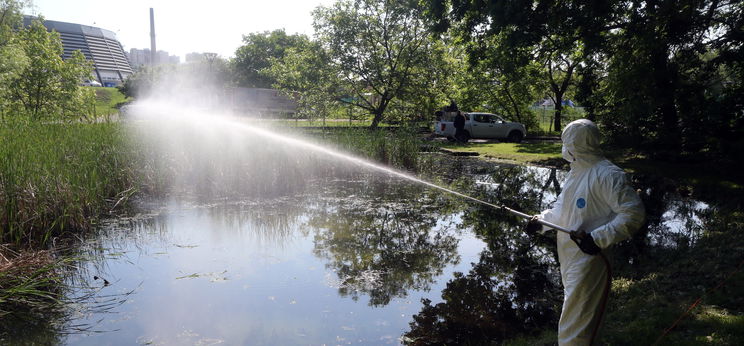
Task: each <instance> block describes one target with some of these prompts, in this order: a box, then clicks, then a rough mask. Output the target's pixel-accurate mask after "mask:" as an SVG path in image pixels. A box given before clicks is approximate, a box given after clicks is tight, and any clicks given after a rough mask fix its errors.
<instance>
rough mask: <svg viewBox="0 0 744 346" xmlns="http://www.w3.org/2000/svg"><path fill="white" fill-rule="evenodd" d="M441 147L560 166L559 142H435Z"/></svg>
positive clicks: (523, 161)
mask: <svg viewBox="0 0 744 346" xmlns="http://www.w3.org/2000/svg"><path fill="white" fill-rule="evenodd" d="M437 143H438V145H439V146H440V147H441V148H445V149H450V150H454V151H463V152H473V153H478V154H479V155H480V156H482V157H485V158H491V159H497V160H507V161H511V162H516V163H521V164H535V165H550V166H561V165H563V164H564V162H562V159H561V143H558V142H522V143H476V142H471V143H467V144H456V143H449V142H437Z"/></svg>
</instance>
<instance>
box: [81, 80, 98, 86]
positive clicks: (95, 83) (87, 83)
mask: <svg viewBox="0 0 744 346" xmlns="http://www.w3.org/2000/svg"><path fill="white" fill-rule="evenodd" d="M80 85H82V86H92V87H100V86H101V83H99V82H98V81H97V80H86V81H84V82H82V83H80Z"/></svg>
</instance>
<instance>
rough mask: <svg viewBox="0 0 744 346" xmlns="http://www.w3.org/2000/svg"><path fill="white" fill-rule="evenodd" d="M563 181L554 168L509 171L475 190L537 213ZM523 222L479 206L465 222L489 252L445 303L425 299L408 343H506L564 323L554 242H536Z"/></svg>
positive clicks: (460, 277) (448, 291)
mask: <svg viewBox="0 0 744 346" xmlns="http://www.w3.org/2000/svg"><path fill="white" fill-rule="evenodd" d="M555 180H556V176H555V172H551V171H549V170H543V169H535V168H530V167H520V166H513V167H508V166H507V167H503V168H501V169H499V170H498V171H496V172H494V173H492V174H491V175H490V176H489V177H488V178H487V181H489V182H491V184H490V185H483V184H479V185H473V186H476V187H477V189H476V191H474V192H473V194H474V195H477V196H479V197H480V198H481V199H483V200H486V201H491V202H494V203H496V204H504V205H507V206H510V207H514V208H517V209H519V210H524V211H527V212H537V211H539V210H541V209H543V208H545V207H546V202H545V201H544V199H546V196H547V195H549V196H555V195H556V194H557V193H558V191H557V189H558V188H559V187H558V186H556V184H555V183H554V181H555ZM547 199H549V198H547ZM549 202H552V201H549ZM523 223H524V220H517V219H516V218H514V217H513V216H511V215H509V214H505V213H503V212H500V211H498V210H494V209H492V208H490V207H486V206H481V205H473V206H472V207H471V209H470V211H469V212H468V213H467V214H466V215H465V217H464V218H463V224H464V226H470V227H472V228H473V230H474V231H475V232H476V233H477V234H479V235H480V236H482V237H484V239H486V242H487V244H488V250H486V251H484V252H483V253H482V254H481V256H480V259H479V262H478V263H474V264H473V268H472V269H471V270H470V272H469V273H468V274H463V273H456V274H455V276H454V278H453V279H451V280H450V281H449V282H448V283H447V288H445V289H444V291H442V299H443V300H444V301H443V302H441V303H438V304H435V305H432V303H431V302H430V301H428V300H424V301H423V304H424V306H423V308H422V309H421V311H420V312H419V313H418V314H417V315H415V316H414V322H412V323H411V330H410V331H409V332H407V333H405V338H406V340H407V341H408V342H410V343H412V344H453V345H456V344H473V343H475V344H480V343H483V342H484V341H488V342H493V343H498V342H499V341H503V340H505V339H508V338H511V337H514V336H516V335H519V334H520V333H524V332H526V331H529V330H532V329H535V328H539V327H542V326H545V325H547V324H550V323H555V322H556V320H557V317H558V311H560V300H561V291H560V284H559V278H558V272H557V265H556V261H555V245H554V244H555V243H554V236H552V237H543V238H538V239H533V238H530V237H528V236H527V235H526V234H524V233H523V232H522V230H521V228H522V225H523Z"/></svg>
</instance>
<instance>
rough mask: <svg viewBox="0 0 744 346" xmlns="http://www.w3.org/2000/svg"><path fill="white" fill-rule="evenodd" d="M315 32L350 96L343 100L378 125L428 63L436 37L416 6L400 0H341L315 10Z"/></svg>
mask: <svg viewBox="0 0 744 346" xmlns="http://www.w3.org/2000/svg"><path fill="white" fill-rule="evenodd" d="M313 16H314V19H315V22H314V26H315V31H316V35H317V37H318V38H319V40H320V43H321V44H322V45H323V46H324V48H325V49H327V50H328V53H329V56H330V62H331V65H332V66H333V67H334V68H335V69H337V70H338V73H339V75H338V78H339V79H340V80H341V81H340V84H341V85H342V87H343V89H344V90H348V92H349V95H348V96H347V97H345V98H341V99H340V100H341V101H342V102H344V103H346V104H349V105H352V106H354V107H358V108H361V109H363V110H365V111H368V112H369V113H370V114H372V115H373V119H372V124H371V127H372V128H376V127H377V126H378V124H379V123H380V121H382V120H383V116H384V114H385V112H386V110H387V109H388V106H390V105H391V102H392V101H393V100H395V99H399V100H400V99H401V98H402V97H404V95H406V93H407V91H408V88H410V87H411V86H412V81H413V77H414V76H415V75H416V73H417V72H419V71H420V70H419V68H424V67H425V66H426V65H425V64H426V63H427V62H428V61H429V60H428V59H427V56H428V55H429V54H430V52H431V49H430V48H431V40H430V39H429V35H428V34H427V32H426V28H425V25H424V22H423V20H422V19H421V18H420V16H419V15H418V13H417V12H416V11H415V10H412V9H411V8H410V7H408V6H404V5H403V4H401V3H398V2H395V1H380V0H355V1H351V0H342V1H339V2H337V3H335V4H334V5H333V6H330V7H319V8H318V9H316V10H315V12H314V13H313Z"/></svg>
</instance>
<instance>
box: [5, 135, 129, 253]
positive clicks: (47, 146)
mask: <svg viewBox="0 0 744 346" xmlns="http://www.w3.org/2000/svg"><path fill="white" fill-rule="evenodd" d="M124 132H125V131H124V130H123V129H122V127H121V126H119V124H116V123H93V124H87V123H40V122H25V121H18V122H5V123H2V124H0V141H1V143H0V188H1V190H0V205H2V206H3V209H2V210H0V240H2V241H3V242H13V243H17V244H18V243H24V244H43V243H45V242H46V241H47V240H49V239H50V237H52V236H54V235H59V234H62V233H64V232H72V231H77V230H81V229H88V228H90V226H91V224H92V223H93V222H95V221H94V220H95V218H96V217H97V216H99V215H101V214H102V213H106V212H108V211H109V210H110V208H111V207H112V206H114V205H115V204H116V203H117V202H118V201H119V200H120V199H122V198H127V197H128V196H130V195H131V194H132V193H133V190H134V188H135V172H134V169H133V167H132V165H131V160H130V156H129V153H128V152H127V149H126V148H128V146H127V145H126V135H125V133H124Z"/></svg>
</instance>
